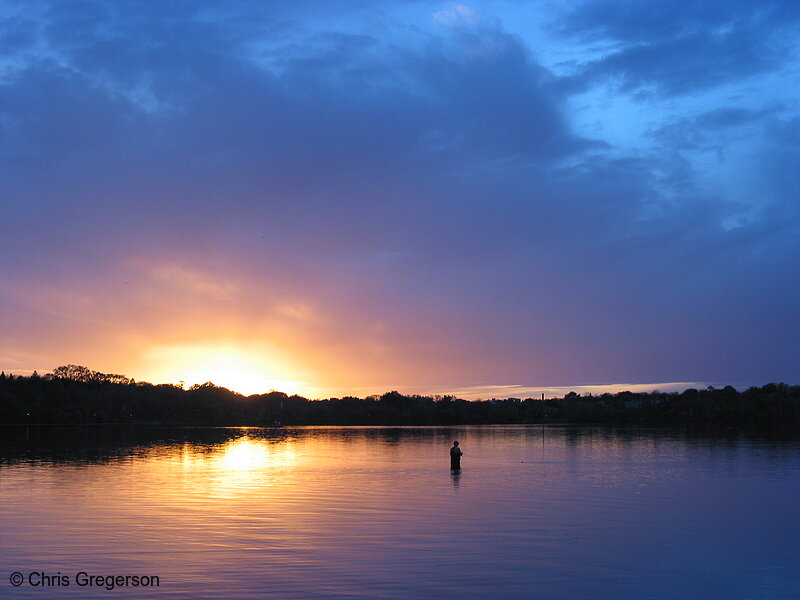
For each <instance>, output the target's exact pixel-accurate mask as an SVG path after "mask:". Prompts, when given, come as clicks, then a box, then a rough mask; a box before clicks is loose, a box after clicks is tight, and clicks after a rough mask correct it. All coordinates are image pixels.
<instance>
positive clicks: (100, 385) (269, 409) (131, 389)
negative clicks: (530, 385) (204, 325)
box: [0, 365, 800, 426]
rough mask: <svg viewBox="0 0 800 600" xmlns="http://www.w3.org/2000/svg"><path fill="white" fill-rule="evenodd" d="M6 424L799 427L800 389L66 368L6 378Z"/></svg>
mask: <svg viewBox="0 0 800 600" xmlns="http://www.w3.org/2000/svg"><path fill="white" fill-rule="evenodd" d="M0 423H4V424H13V423H148V424H171V425H255V426H274V425H467V424H513V423H613V424H689V423H709V424H742V425H744V424H747V425H759V424H774V423H800V386H789V385H786V384H783V383H770V384H767V385H764V386H762V387H751V388H749V389H747V390H746V391H742V392H740V391H738V390H736V389H735V388H733V387H731V386H727V387H724V388H714V387H709V388H706V389H702V390H698V389H688V390H686V391H684V392H682V393H678V392H671V393H665V392H649V393H633V392H620V393H617V394H600V395H591V394H588V395H580V394H576V393H575V392H570V393H569V394H567V395H565V396H564V397H562V398H551V399H547V400H541V399H538V398H525V399H520V398H505V399H491V400H474V401H467V400H463V399H460V398H456V397H454V396H421V395H410V396H409V395H404V394H401V393H399V392H397V391H391V392H387V393H385V394H383V395H380V396H368V397H366V398H356V397H350V396H348V397H344V398H329V399H326V400H309V399H307V398H304V397H302V396H297V395H293V396H288V395H287V394H284V393H283V392H276V391H272V392H269V393H266V394H255V395H252V396H243V395H241V394H238V393H236V392H233V391H231V390H229V389H227V388H224V387H220V386H217V385H214V384H213V383H211V382H207V383H204V384H202V385H193V386H192V387H190V388H189V389H183V388H182V387H180V386H176V385H170V384H160V385H154V384H152V383H147V382H137V381H134V380H133V379H130V378H128V377H125V376H123V375H116V374H108V373H100V372H97V371H92V370H90V369H88V368H86V367H82V366H77V365H66V366H62V367H58V368H56V369H54V370H53V372H52V373H48V374H46V375H39V374H37V373H35V372H34V373H33V374H32V375H30V376H15V375H6V374H5V373H0Z"/></svg>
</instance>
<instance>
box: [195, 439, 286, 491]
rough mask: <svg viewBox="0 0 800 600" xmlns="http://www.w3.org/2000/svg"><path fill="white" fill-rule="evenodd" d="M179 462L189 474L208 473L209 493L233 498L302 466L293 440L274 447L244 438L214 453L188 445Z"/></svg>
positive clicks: (267, 484) (229, 443)
mask: <svg viewBox="0 0 800 600" xmlns="http://www.w3.org/2000/svg"><path fill="white" fill-rule="evenodd" d="M179 461H180V464H181V468H182V469H183V470H184V471H186V472H191V471H196V470H200V471H206V472H207V474H208V476H207V481H210V482H211V485H209V486H208V487H207V488H206V489H205V490H204V491H205V493H211V494H212V495H214V496H230V497H233V496H236V495H240V494H242V493H244V492H246V491H247V490H253V489H257V488H258V487H262V486H271V485H275V484H276V483H279V482H280V481H281V480H282V479H284V478H286V477H287V476H288V473H289V472H290V471H291V470H293V469H294V468H295V467H297V466H298V465H299V464H300V462H301V457H300V455H299V454H298V452H297V451H296V449H295V448H294V445H293V443H292V442H290V441H282V442H281V443H280V444H273V443H269V442H267V441H263V440H258V439H253V438H250V437H242V438H239V439H236V440H233V441H230V442H228V443H226V444H225V445H224V446H222V447H221V448H218V449H215V450H214V451H212V452H206V451H204V449H202V448H198V447H193V446H184V448H183V450H182V452H181V454H180V459H179Z"/></svg>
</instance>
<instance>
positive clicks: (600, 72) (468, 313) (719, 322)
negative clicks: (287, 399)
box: [0, 0, 800, 397]
mask: <svg viewBox="0 0 800 600" xmlns="http://www.w3.org/2000/svg"><path fill="white" fill-rule="evenodd" d="M798 39H800V3H798V2H795V1H794V0H786V1H769V0H741V1H736V2H732V1H731V0H724V1H722V0H712V1H692V2H688V1H683V2H681V1H676V0H648V1H647V2H644V1H639V0H637V1H625V0H614V1H608V0H587V1H574V2H566V3H565V2H556V1H552V2H551V1H549V0H539V1H536V2H516V1H500V0H497V1H489V0H487V1H485V2H468V3H463V4H458V3H440V2H424V1H413V0H407V1H388V0H387V1H383V2H380V1H375V2H361V1H350V0H341V1H337V2H330V1H317V0H303V1H297V2H263V1H247V0H238V1H233V0H210V1H204V2H191V1H186V0H172V1H170V0H165V1H164V2H139V1H134V0H102V1H97V2H93V1H80V0H70V1H66V0H65V1H49V0H42V1H40V0H24V1H19V2H16V1H10V0H0V222H1V223H2V236H0V369H2V370H4V371H5V372H6V373H8V372H13V373H18V374H26V373H30V372H32V371H33V370H37V371H38V372H40V373H44V372H49V371H51V370H52V369H53V368H55V367H56V366H58V365H63V364H81V365H86V366H88V367H90V368H92V369H95V370H98V371H102V372H111V373H120V374H125V375H127V376H129V377H133V378H135V379H137V380H145V381H151V382H154V383H161V382H172V383H176V382H184V383H185V384H186V385H190V384H192V383H202V382H204V381H213V382H214V383H217V384H219V385H224V386H226V387H230V388H231V389H235V390H237V391H241V392H243V393H255V392H261V391H268V390H270V389H279V390H282V391H286V392H288V393H295V392H298V393H302V394H305V395H307V396H309V397H328V396H341V395H347V394H353V395H360V396H363V395H367V394H372V393H382V392H384V391H387V390H390V389H397V390H399V391H401V392H406V393H448V392H456V393H458V394H460V395H462V396H463V397H478V396H480V397H491V396H495V395H496V396H498V397H501V396H502V397H505V396H520V395H525V394H528V393H530V394H533V393H538V392H539V391H543V392H544V391H547V392H548V393H551V392H552V393H556V392H558V391H561V390H568V389H576V390H592V389H597V390H600V389H609V390H613V389H642V390H644V389H662V390H667V389H680V388H685V387H689V386H691V385H704V386H705V385H728V384H730V385H734V386H737V387H746V386H749V385H763V384H765V383H768V382H777V381H783V382H786V383H790V384H797V383H800V361H798V356H800V310H799V309H798V307H799V306H800V281H799V279H800V277H798V275H799V274H800V271H798V267H797V265H798V264H800V235H799V234H800V169H798V165H800V93H798V92H800V45H799V44H798V43H797V40H798Z"/></svg>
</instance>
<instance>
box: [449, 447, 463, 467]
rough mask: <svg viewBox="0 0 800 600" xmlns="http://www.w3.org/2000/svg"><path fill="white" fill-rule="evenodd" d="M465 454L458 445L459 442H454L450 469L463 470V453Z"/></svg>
mask: <svg viewBox="0 0 800 600" xmlns="http://www.w3.org/2000/svg"><path fill="white" fill-rule="evenodd" d="M462 454H464V453H463V452H462V451H461V448H459V447H458V442H453V447H452V448H450V469H451V470H453V471H460V470H461V455H462Z"/></svg>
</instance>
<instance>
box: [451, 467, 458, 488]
mask: <svg viewBox="0 0 800 600" xmlns="http://www.w3.org/2000/svg"><path fill="white" fill-rule="evenodd" d="M450 478H451V479H452V480H453V489H454V490H457V489H458V484H459V482H460V481H461V469H453V470H452V471H450Z"/></svg>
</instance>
